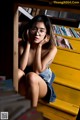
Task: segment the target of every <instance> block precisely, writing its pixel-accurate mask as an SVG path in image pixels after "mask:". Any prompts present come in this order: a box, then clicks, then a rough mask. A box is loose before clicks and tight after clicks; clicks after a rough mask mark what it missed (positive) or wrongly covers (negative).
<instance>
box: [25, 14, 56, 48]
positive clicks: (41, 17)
mask: <svg viewBox="0 0 80 120" xmlns="http://www.w3.org/2000/svg"><path fill="white" fill-rule="evenodd" d="M37 22H43V23H44V25H45V27H46V29H47V33H46V34H47V35H49V36H50V40H49V42H48V43H46V44H44V46H45V47H47V48H49V47H51V46H52V45H53V44H54V45H56V41H55V40H54V38H53V31H52V25H51V22H50V19H49V18H48V17H47V16H45V15H37V16H35V17H34V18H33V19H31V20H30V22H29V24H27V26H26V29H25V32H26V30H27V29H29V30H30V29H31V28H32V27H33V25H34V24H35V23H37ZM26 37H27V36H26V34H24V39H27V38H26Z"/></svg>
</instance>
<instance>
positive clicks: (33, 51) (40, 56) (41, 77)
mask: <svg viewBox="0 0 80 120" xmlns="http://www.w3.org/2000/svg"><path fill="white" fill-rule="evenodd" d="M19 48H20V49H19V51H20V57H19V71H18V80H19V81H20V80H21V79H22V78H23V81H24V82H25V86H26V96H27V97H29V98H30V99H31V103H32V107H36V106H37V103H38V99H39V98H43V99H44V100H45V101H47V102H51V101H54V100H55V98H56V96H55V93H54V90H53V87H52V83H53V80H54V77H55V75H54V73H53V72H52V71H51V69H50V68H49V65H50V64H51V63H52V61H53V59H54V57H55V55H56V53H57V48H56V45H55V41H54V39H53V35H52V29H51V23H50V20H49V19H48V17H47V16H45V15H38V16H35V17H34V18H33V19H32V20H31V21H30V23H29V26H28V27H27V30H26V38H25V41H24V42H23V44H22V46H21V45H20V47H19ZM17 86H18V84H17ZM17 89H18V87H17V88H16V90H17Z"/></svg>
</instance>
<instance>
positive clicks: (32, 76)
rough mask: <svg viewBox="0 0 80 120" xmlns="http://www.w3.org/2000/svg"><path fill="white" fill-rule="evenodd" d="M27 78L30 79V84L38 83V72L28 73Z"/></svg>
mask: <svg viewBox="0 0 80 120" xmlns="http://www.w3.org/2000/svg"><path fill="white" fill-rule="evenodd" d="M26 78H27V80H28V81H29V84H31V85H36V84H38V79H37V77H36V73H34V72H30V73H28V74H27V75H26Z"/></svg>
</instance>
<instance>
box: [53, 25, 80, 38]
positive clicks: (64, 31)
mask: <svg viewBox="0 0 80 120" xmlns="http://www.w3.org/2000/svg"><path fill="white" fill-rule="evenodd" d="M52 28H53V31H54V33H55V34H60V35H64V36H70V37H75V38H80V31H76V30H75V29H74V28H72V27H65V26H60V25H55V24H54V25H52Z"/></svg>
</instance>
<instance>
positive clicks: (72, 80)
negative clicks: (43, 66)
mask: <svg viewBox="0 0 80 120" xmlns="http://www.w3.org/2000/svg"><path fill="white" fill-rule="evenodd" d="M50 68H51V70H52V71H53V72H54V73H55V75H56V79H55V82H58V83H61V84H62V83H64V84H65V85H67V82H66V81H68V85H69V86H70V87H74V88H75V89H76V87H77V89H79V90H80V70H77V69H73V68H71V67H68V66H64V65H60V64H55V63H53V64H51V66H50ZM58 78H59V79H58ZM60 78H61V80H60Z"/></svg>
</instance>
